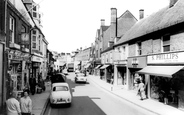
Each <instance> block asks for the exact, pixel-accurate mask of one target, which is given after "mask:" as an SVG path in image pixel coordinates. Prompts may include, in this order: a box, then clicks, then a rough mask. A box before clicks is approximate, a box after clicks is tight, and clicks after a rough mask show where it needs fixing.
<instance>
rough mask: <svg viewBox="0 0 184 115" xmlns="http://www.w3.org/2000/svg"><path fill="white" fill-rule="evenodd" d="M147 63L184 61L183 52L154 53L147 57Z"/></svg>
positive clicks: (179, 62)
mask: <svg viewBox="0 0 184 115" xmlns="http://www.w3.org/2000/svg"><path fill="white" fill-rule="evenodd" d="M147 63H148V64H169V63H176V64H177V63H178V64H181V63H184V52H175V53H164V54H155V55H150V56H148V57H147Z"/></svg>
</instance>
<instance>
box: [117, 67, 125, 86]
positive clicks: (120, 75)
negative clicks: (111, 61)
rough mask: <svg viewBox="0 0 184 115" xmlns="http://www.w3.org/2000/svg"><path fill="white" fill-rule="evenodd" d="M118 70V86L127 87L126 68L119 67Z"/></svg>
mask: <svg viewBox="0 0 184 115" xmlns="http://www.w3.org/2000/svg"><path fill="white" fill-rule="evenodd" d="M117 70H118V74H117V77H118V82H117V85H126V84H127V83H126V67H117Z"/></svg>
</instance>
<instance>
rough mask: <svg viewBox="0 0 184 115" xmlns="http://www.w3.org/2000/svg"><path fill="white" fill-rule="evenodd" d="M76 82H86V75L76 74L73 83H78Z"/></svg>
mask: <svg viewBox="0 0 184 115" xmlns="http://www.w3.org/2000/svg"><path fill="white" fill-rule="evenodd" d="M78 82H84V83H87V76H85V75H84V74H83V73H79V74H76V76H75V83H78Z"/></svg>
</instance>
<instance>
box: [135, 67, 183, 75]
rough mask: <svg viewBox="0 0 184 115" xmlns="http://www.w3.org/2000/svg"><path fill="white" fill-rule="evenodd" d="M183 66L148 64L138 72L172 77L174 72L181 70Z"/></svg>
mask: <svg viewBox="0 0 184 115" xmlns="http://www.w3.org/2000/svg"><path fill="white" fill-rule="evenodd" d="M182 68H183V66H147V67H145V68H143V69H142V70H140V71H138V73H143V74H150V75H156V76H163V77H172V75H173V74H175V73H176V72H178V71H179V70H181V69H182Z"/></svg>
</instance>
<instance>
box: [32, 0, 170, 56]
mask: <svg viewBox="0 0 184 115" xmlns="http://www.w3.org/2000/svg"><path fill="white" fill-rule="evenodd" d="M34 1H35V2H36V3H40V11H41V12H42V13H43V18H42V22H43V33H44V35H45V38H46V39H47V41H48V42H49V45H48V48H49V50H52V51H57V52H59V53H60V52H66V53H67V52H68V53H71V52H72V51H74V50H76V49H77V48H80V47H82V48H83V49H84V48H85V47H90V46H91V43H94V41H95V36H96V30H97V29H99V28H100V20H101V19H105V24H106V25H109V24H110V18H111V17H110V15H111V11H110V9H111V8H112V7H113V8H117V16H118V17H119V16H121V14H123V13H124V12H125V11H126V10H129V11H130V12H131V13H132V14H133V15H134V16H135V17H136V18H137V19H139V9H144V14H145V16H149V15H150V14H152V13H153V12H156V11H158V10H159V9H161V8H163V7H165V6H168V4H169V0H34Z"/></svg>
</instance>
